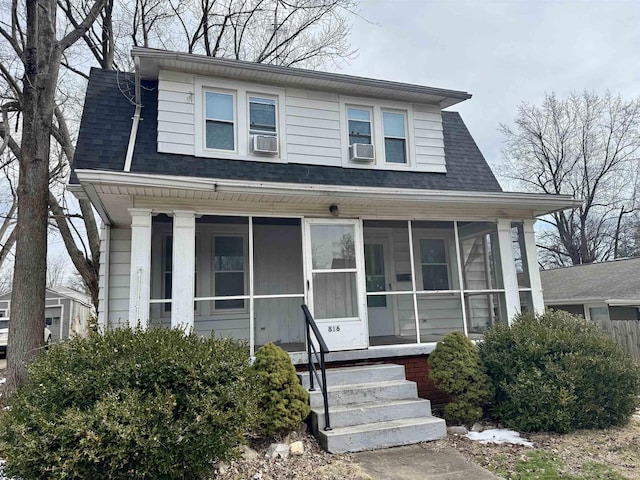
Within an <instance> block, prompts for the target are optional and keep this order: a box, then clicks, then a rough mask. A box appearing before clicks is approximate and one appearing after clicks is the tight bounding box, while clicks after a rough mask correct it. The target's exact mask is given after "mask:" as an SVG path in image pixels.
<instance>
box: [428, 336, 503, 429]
mask: <svg viewBox="0 0 640 480" xmlns="http://www.w3.org/2000/svg"><path fill="white" fill-rule="evenodd" d="M429 378H431V380H433V382H434V383H435V385H436V387H438V388H439V389H440V390H442V391H443V392H445V393H448V394H450V395H451V397H452V399H451V401H450V402H449V403H448V404H447V405H446V407H445V409H444V418H445V420H446V421H447V422H449V423H456V424H457V423H467V424H472V423H474V422H477V421H478V420H480V419H481V418H482V408H483V407H484V406H485V405H487V404H488V403H489V402H490V401H491V398H492V397H493V386H492V385H491V381H490V380H489V377H488V376H487V374H486V373H485V371H484V368H483V366H482V364H481V363H480V357H479V356H478V349H477V348H476V346H475V345H474V344H473V343H471V341H470V340H469V339H468V338H467V337H465V336H464V335H463V334H462V333H460V332H451V333H449V334H448V335H447V336H445V337H444V339H443V340H442V342H440V343H438V345H436V349H435V350H434V351H433V353H431V355H429Z"/></svg>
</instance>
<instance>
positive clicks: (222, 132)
mask: <svg viewBox="0 0 640 480" xmlns="http://www.w3.org/2000/svg"><path fill="white" fill-rule="evenodd" d="M205 97H206V111H205V123H206V144H205V146H206V148H212V149H216V150H230V151H234V150H235V149H236V142H235V138H236V120H235V119H236V116H235V108H234V104H235V98H234V95H233V94H230V93H219V92H206V93H205Z"/></svg>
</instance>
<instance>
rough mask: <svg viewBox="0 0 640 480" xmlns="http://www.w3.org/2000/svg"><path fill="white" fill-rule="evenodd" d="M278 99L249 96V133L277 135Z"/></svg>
mask: <svg viewBox="0 0 640 480" xmlns="http://www.w3.org/2000/svg"><path fill="white" fill-rule="evenodd" d="M276 118H277V115H276V101H275V99H273V98H264V97H254V96H250V97H249V134H250V135H273V136H276V135H277V133H278V130H277V121H276Z"/></svg>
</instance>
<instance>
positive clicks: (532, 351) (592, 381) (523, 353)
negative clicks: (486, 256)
mask: <svg viewBox="0 0 640 480" xmlns="http://www.w3.org/2000/svg"><path fill="white" fill-rule="evenodd" d="M479 349H480V358H481V360H482V362H483V363H484V365H485V366H486V368H487V372H488V374H489V376H490V377H491V379H492V380H493V383H494V385H495V387H496V403H495V405H494V407H493V409H492V413H493V415H494V417H495V418H496V419H497V420H498V421H500V422H502V423H504V424H505V425H507V426H509V427H512V428H515V429H518V430H521V431H526V432H535V431H555V432H570V431H573V430H578V429H590V428H605V427H609V426H612V425H623V424H625V423H626V422H627V421H628V420H629V418H630V417H631V415H632V414H633V412H634V411H635V409H636V406H637V405H638V394H640V368H639V367H638V365H636V364H635V363H634V362H633V360H632V359H631V357H630V356H629V355H627V354H626V353H625V352H623V351H622V350H621V349H620V347H619V346H618V345H617V344H616V343H614V342H613V341H612V340H611V339H610V338H609V337H608V336H607V335H606V333H605V332H603V331H602V330H601V329H600V328H599V327H598V326H597V325H596V324H594V323H592V322H587V321H585V320H583V319H582V318H581V317H575V316H573V315H571V314H569V313H566V312H561V311H553V310H548V311H547V312H545V314H544V315H541V316H537V317H536V316H534V315H532V314H531V313H526V314H522V315H520V316H519V317H517V318H515V319H514V322H513V324H512V325H511V327H508V326H505V325H496V326H494V327H493V328H491V329H490V330H489V331H488V332H487V333H486V334H485V337H484V341H483V342H482V343H481V344H480V345H479Z"/></svg>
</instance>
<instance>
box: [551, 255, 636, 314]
mask: <svg viewBox="0 0 640 480" xmlns="http://www.w3.org/2000/svg"><path fill="white" fill-rule="evenodd" d="M540 276H541V278H542V288H543V290H544V301H545V304H547V305H559V304H561V303H563V302H571V301H574V302H579V301H582V300H590V301H602V302H604V301H608V300H630V301H637V302H638V304H639V305H640V257H638V258H627V259H620V260H613V261H610V262H601V263H590V264H585V265H576V266H573V267H564V268H555V269H553V270H542V271H541V272H540Z"/></svg>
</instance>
